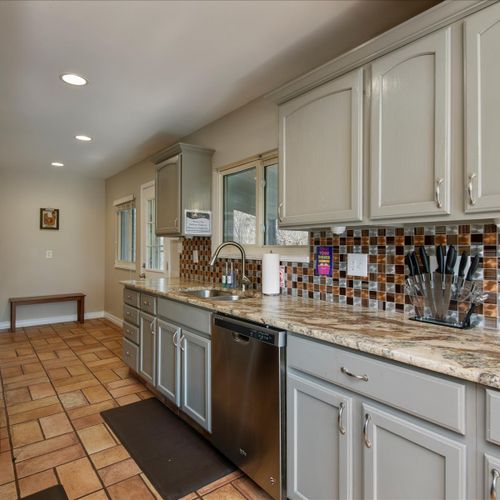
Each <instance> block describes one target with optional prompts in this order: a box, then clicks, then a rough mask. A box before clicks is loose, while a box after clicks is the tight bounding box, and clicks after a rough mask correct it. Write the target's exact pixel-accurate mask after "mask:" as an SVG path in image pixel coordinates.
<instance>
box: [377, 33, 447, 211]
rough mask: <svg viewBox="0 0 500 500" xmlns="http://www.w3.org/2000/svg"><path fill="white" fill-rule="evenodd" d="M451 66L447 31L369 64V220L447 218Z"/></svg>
mask: <svg viewBox="0 0 500 500" xmlns="http://www.w3.org/2000/svg"><path fill="white" fill-rule="evenodd" d="M450 64H451V61H450V28H446V29H444V30H441V31H438V32H436V33H433V34H431V35H429V36H426V37H424V38H422V39H420V40H417V41H416V42H413V43H411V44H409V45H407V46H405V47H402V48H400V49H398V50H395V51H394V52H391V53H389V54H387V55H386V56H384V57H381V58H380V59H377V60H376V61H374V62H373V63H372V65H371V72H372V88H371V129H370V139H371V166H370V167H371V168H370V170H371V184H370V185H371V193H370V194H371V196H370V199H371V209H370V217H371V218H372V219H384V218H387V219H390V218H397V217H417V216H418V217H421V216H428V215H446V214H449V213H450V210H451V200H450V189H451V175H450V140H451V139H450V120H451V107H450V99H451V83H450Z"/></svg>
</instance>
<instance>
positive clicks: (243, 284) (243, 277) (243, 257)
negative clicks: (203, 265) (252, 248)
mask: <svg viewBox="0 0 500 500" xmlns="http://www.w3.org/2000/svg"><path fill="white" fill-rule="evenodd" d="M228 246H233V247H236V248H237V249H238V250H239V251H240V253H241V291H242V292H244V291H245V290H246V287H247V286H248V285H251V284H252V282H251V281H250V280H249V279H248V278H247V276H246V275H245V266H246V254H245V249H244V248H243V247H242V246H241V245H240V244H239V243H237V242H236V241H225V242H224V243H221V244H220V245H219V246H218V247H217V248H216V249H215V252H214V254H213V255H212V258H211V259H210V267H214V265H215V261H216V260H217V257H218V256H219V253H220V251H221V250H222V249H223V248H224V247H228Z"/></svg>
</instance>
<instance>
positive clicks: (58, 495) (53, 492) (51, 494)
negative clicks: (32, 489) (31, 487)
mask: <svg viewBox="0 0 500 500" xmlns="http://www.w3.org/2000/svg"><path fill="white" fill-rule="evenodd" d="M22 500H68V495H66V492H65V491H64V488H63V487H62V486H61V485H60V484H57V485H56V486H52V487H50V488H47V489H46V490H42V491H39V492H37V493H33V494H32V495H28V496H27V497H23V499H22Z"/></svg>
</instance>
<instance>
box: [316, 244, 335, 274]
mask: <svg viewBox="0 0 500 500" xmlns="http://www.w3.org/2000/svg"><path fill="white" fill-rule="evenodd" d="M332 271H333V249H332V247H326V246H320V247H318V248H317V251H316V274H317V275H319V276H331V275H332Z"/></svg>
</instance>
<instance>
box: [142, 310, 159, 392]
mask: <svg viewBox="0 0 500 500" xmlns="http://www.w3.org/2000/svg"><path fill="white" fill-rule="evenodd" d="M139 321H140V343H139V374H140V375H141V376H142V377H144V378H145V379H146V380H147V381H148V382H150V383H151V384H152V385H154V384H155V367H156V318H155V317H154V316H151V315H149V314H146V313H143V312H141V313H140V320H139Z"/></svg>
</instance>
